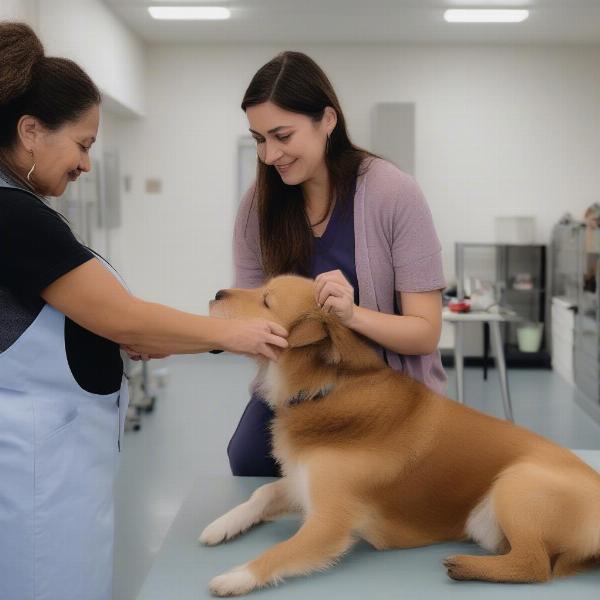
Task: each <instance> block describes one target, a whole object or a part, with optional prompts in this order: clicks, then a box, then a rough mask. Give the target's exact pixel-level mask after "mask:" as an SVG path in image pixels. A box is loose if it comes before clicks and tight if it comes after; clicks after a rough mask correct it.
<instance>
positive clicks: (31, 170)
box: [27, 150, 35, 183]
mask: <svg viewBox="0 0 600 600" xmlns="http://www.w3.org/2000/svg"><path fill="white" fill-rule="evenodd" d="M29 153H30V154H31V158H32V159H33V150H30V151H29ZM34 171H35V160H34V161H33V165H31V169H29V173H27V181H28V182H29V183H31V179H30V178H31V175H32V174H33V172H34Z"/></svg>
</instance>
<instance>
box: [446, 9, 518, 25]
mask: <svg viewBox="0 0 600 600" xmlns="http://www.w3.org/2000/svg"><path fill="white" fill-rule="evenodd" d="M528 16H529V11H528V10H525V9H508V8H505V9H491V8H449V9H448V10H447V11H446V12H445V13H444V19H445V20H446V21H448V23H520V22H521V21H524V20H525V19H526V18H527V17H528Z"/></svg>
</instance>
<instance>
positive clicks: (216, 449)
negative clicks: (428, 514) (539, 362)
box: [114, 354, 600, 600]
mask: <svg viewBox="0 0 600 600" xmlns="http://www.w3.org/2000/svg"><path fill="white" fill-rule="evenodd" d="M154 366H160V367H163V366H167V367H168V369H169V373H170V376H169V382H168V385H167V387H166V388H165V389H164V390H163V391H162V393H161V395H160V398H159V401H158V403H157V406H156V410H155V411H154V412H153V413H152V414H149V415H144V417H143V426H142V430H141V431H140V432H137V433H128V434H127V437H126V440H125V444H124V451H123V456H122V464H121V472H120V476H119V481H118V486H117V499H116V501H117V532H116V568H115V593H114V600H134V599H135V597H136V595H137V592H138V591H139V589H140V587H141V585H142V582H143V580H144V578H145V576H146V574H147V572H148V570H149V568H150V565H151V564H152V560H153V557H154V556H155V555H156V553H157V551H158V549H159V548H160V545H161V543H162V540H163V538H164V536H165V534H166V532H167V530H168V528H169V526H170V524H171V522H172V520H173V518H174V517H175V515H176V513H177V511H178V510H179V507H180V506H181V504H182V502H183V500H184V499H185V497H186V496H187V495H188V493H189V491H190V490H191V488H192V484H193V483H194V481H195V480H196V479H197V478H198V476H199V475H201V474H204V475H210V474H219V473H224V472H227V471H228V464H227V457H226V453H225V448H226V445H227V441H228V440H229V436H230V435H231V433H232V432H233V430H234V428H235V426H236V424H237V421H238V419H239V416H240V415H241V412H242V410H243V407H244V405H245V403H246V401H247V399H248V394H247V387H248V383H249V381H250V380H251V378H252V376H253V372H254V368H253V365H252V363H251V361H249V360H247V359H244V358H241V357H237V356H231V355H225V354H221V355H218V356H213V355H200V356H195V357H179V358H176V359H168V360H167V361H160V362H158V363H156V365H154ZM448 377H449V388H448V389H449V392H448V393H449V395H450V396H451V397H452V396H453V395H454V373H453V372H452V371H448ZM509 385H510V391H511V395H512V400H513V407H514V413H515V419H516V421H517V423H518V424H520V425H523V426H525V427H528V428H530V429H533V430H534V431H536V432H538V433H540V434H542V435H544V436H547V437H549V438H551V439H553V440H555V441H556V442H558V443H560V444H563V445H565V446H567V447H570V448H579V449H600V426H599V425H598V424H596V423H595V422H594V421H592V420H591V419H590V417H588V416H587V415H586V413H584V412H583V411H582V410H581V409H580V408H579V406H578V405H577V403H576V402H575V399H576V391H575V390H574V388H572V387H571V386H570V385H569V384H568V383H566V382H565V381H564V380H563V379H561V378H560V377H559V376H558V375H556V374H555V373H554V372H552V371H537V370H511V371H509ZM465 398H466V401H467V404H468V405H469V406H472V407H474V408H477V409H480V410H483V411H485V412H488V413H490V414H493V415H495V416H500V417H501V416H502V402H501V398H500V388H499V385H498V382H497V376H496V373H495V371H494V370H493V369H492V370H491V371H490V373H489V379H488V381H483V378H482V371H481V369H466V370H465ZM203 525H205V524H203V523H198V532H200V530H201V528H202V527H203Z"/></svg>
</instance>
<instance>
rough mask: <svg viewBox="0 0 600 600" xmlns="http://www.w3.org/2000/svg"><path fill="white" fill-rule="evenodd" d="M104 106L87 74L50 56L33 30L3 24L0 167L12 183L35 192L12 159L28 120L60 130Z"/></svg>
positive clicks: (0, 45)
mask: <svg viewBox="0 0 600 600" xmlns="http://www.w3.org/2000/svg"><path fill="white" fill-rule="evenodd" d="M100 102H101V95H100V91H99V90H98V88H97V87H96V85H95V84H94V82H93V81H92V80H91V79H90V77H89V76H88V75H87V74H86V73H85V71H83V69H82V68H81V67H79V66H78V65H77V64H76V63H74V62H73V61H72V60H68V59H66V58H56V57H48V56H45V55H44V47H43V46H42V43H41V42H40V40H39V39H38V37H37V35H36V34H35V33H34V32H33V30H32V29H31V27H29V25H26V24H25V23H14V22H3V23H0V124H1V125H0V167H2V168H3V169H4V170H5V171H7V172H8V174H9V175H10V176H11V177H12V178H13V179H15V180H16V181H18V182H19V183H20V184H23V185H24V186H25V187H27V188H29V189H32V188H31V185H30V184H29V182H28V181H27V180H26V178H25V177H24V176H23V174H22V173H17V172H16V171H15V169H14V166H13V165H12V164H11V163H10V161H9V160H8V155H9V153H10V151H11V150H13V149H14V147H15V144H16V142H17V124H18V122H19V119H20V118H21V117H22V116H23V115H31V116H33V117H36V118H38V119H39V120H40V121H41V122H42V123H43V125H44V126H45V127H46V128H48V129H50V130H56V129H59V128H60V127H61V126H62V125H65V124H66V123H69V122H73V121H76V120H77V119H78V118H79V117H80V116H81V115H82V114H83V113H85V111H86V110H88V109H89V108H91V107H92V106H94V105H95V104H99V103H100Z"/></svg>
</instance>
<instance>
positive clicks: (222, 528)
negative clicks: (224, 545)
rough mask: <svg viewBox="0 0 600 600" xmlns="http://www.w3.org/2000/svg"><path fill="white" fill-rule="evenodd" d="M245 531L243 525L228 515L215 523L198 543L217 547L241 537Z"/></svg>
mask: <svg viewBox="0 0 600 600" xmlns="http://www.w3.org/2000/svg"><path fill="white" fill-rule="evenodd" d="M243 530H244V527H243V523H240V522H238V520H237V519H235V518H233V515H232V514H231V513H227V514H225V515H223V516H222V517H219V518H218V519H217V520H216V521H213V522H212V523H211V524H210V525H209V526H208V527H207V528H206V529H205V530H204V531H203V532H202V533H201V534H200V537H199V538H198V541H199V542H201V543H202V544H206V545H207V546H215V545H216V544H220V543H221V542H225V541H226V540H229V539H231V538H232V537H235V536H236V535H239V534H240V533H241V532H242V531H243Z"/></svg>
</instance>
